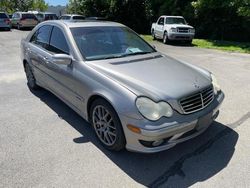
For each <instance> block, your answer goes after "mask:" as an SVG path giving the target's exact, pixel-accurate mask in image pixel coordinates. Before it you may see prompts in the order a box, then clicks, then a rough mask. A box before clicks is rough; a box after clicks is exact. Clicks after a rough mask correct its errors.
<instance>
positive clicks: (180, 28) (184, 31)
mask: <svg viewBox="0 0 250 188" xmlns="http://www.w3.org/2000/svg"><path fill="white" fill-rule="evenodd" d="M188 30H189V28H185V27H178V28H177V31H178V32H179V33H188Z"/></svg>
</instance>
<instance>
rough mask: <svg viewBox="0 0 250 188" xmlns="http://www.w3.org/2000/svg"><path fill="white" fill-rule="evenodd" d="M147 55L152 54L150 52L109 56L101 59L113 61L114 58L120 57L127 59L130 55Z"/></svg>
mask: <svg viewBox="0 0 250 188" xmlns="http://www.w3.org/2000/svg"><path fill="white" fill-rule="evenodd" d="M149 53H152V52H134V53H126V54H121V55H111V56H107V57H104V58H101V59H114V58H121V57H127V56H132V55H141V54H149Z"/></svg>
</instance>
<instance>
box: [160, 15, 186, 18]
mask: <svg viewBox="0 0 250 188" xmlns="http://www.w3.org/2000/svg"><path fill="white" fill-rule="evenodd" d="M161 17H166V18H183V16H167V15H163V16H161Z"/></svg>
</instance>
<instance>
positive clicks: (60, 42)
mask: <svg viewBox="0 0 250 188" xmlns="http://www.w3.org/2000/svg"><path fill="white" fill-rule="evenodd" d="M48 50H49V51H51V52H54V53H57V54H62V53H63V54H69V46H68V43H67V41H66V38H65V36H64V34H63V32H62V30H61V29H59V28H58V27H55V26H54V28H53V30H52V34H51V38H50V46H49V49H48Z"/></svg>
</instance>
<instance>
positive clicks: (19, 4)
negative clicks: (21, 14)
mask: <svg viewBox="0 0 250 188" xmlns="http://www.w3.org/2000/svg"><path fill="white" fill-rule="evenodd" d="M47 8H48V4H46V3H45V1H44V0H1V1H0V9H2V10H4V11H6V12H9V13H13V12H15V11H28V10H39V11H45V10H47Z"/></svg>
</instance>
